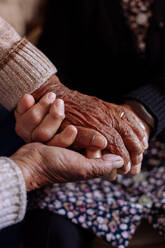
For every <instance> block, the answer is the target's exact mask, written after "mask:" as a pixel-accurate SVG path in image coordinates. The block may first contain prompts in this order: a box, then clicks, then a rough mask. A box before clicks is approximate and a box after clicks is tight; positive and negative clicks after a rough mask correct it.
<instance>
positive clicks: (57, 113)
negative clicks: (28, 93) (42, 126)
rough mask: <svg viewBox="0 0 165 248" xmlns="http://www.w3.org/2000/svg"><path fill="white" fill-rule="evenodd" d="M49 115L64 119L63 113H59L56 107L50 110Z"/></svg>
mask: <svg viewBox="0 0 165 248" xmlns="http://www.w3.org/2000/svg"><path fill="white" fill-rule="evenodd" d="M50 114H51V117H52V118H53V119H58V120H61V121H62V120H64V119H65V114H64V113H60V112H59V111H57V110H56V109H53V110H51V111H50Z"/></svg>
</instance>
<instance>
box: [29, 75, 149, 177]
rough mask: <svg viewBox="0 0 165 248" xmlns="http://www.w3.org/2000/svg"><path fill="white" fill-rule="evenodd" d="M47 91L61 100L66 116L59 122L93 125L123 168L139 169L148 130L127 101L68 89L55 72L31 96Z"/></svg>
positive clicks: (36, 97)
mask: <svg viewBox="0 0 165 248" xmlns="http://www.w3.org/2000/svg"><path fill="white" fill-rule="evenodd" d="M50 91H52V92H55V93H56V95H57V97H60V98H62V99H63V100H64V101H65V117H66V118H65V120H64V122H63V126H66V125H68V124H73V125H75V126H76V127H88V128H93V129H95V130H97V131H98V132H100V133H102V134H103V135H104V136H105V137H106V138H107V141H108V146H107V148H106V151H109V152H111V153H113V154H117V155H120V156H121V157H122V158H123V159H124V166H123V172H124V173H128V172H129V171H130V170H132V169H131V168H133V167H134V168H135V169H133V170H132V171H133V174H136V173H138V172H139V168H140V165H141V162H142V158H143V153H144V151H145V149H147V147H148V130H147V127H146V125H145V123H144V122H143V121H142V120H141V119H140V118H139V117H138V116H137V115H136V113H134V111H133V110H132V109H131V108H130V107H129V106H128V105H116V104H111V103H108V102H104V101H102V100H100V99H98V98H96V97H92V96H87V95H84V94H81V93H79V92H77V91H73V90H70V89H68V88H67V87H65V86H64V85H63V84H61V83H60V81H59V79H58V78H57V77H56V76H55V75H53V76H52V77H51V78H50V79H49V80H48V82H47V83H46V84H45V85H43V86H42V87H41V88H40V89H38V90H37V91H35V92H34V93H33V96H34V97H35V99H39V98H40V97H41V96H43V95H44V94H45V93H46V92H50ZM83 135H84V134H83V133H81V135H80V138H79V136H78V138H76V140H75V143H74V144H75V146H74V147H75V148H77V149H78V148H79V143H80V140H81V138H82V139H83ZM114 174H115V173H114Z"/></svg>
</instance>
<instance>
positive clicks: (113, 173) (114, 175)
mask: <svg viewBox="0 0 165 248" xmlns="http://www.w3.org/2000/svg"><path fill="white" fill-rule="evenodd" d="M116 178H117V169H113V170H112V171H111V173H110V175H108V176H107V177H105V179H106V180H107V181H110V182H112V181H114V180H116Z"/></svg>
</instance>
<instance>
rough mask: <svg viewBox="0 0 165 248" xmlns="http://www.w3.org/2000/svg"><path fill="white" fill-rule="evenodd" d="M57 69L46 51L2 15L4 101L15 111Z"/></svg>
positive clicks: (0, 85)
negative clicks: (17, 105)
mask: <svg viewBox="0 0 165 248" xmlns="http://www.w3.org/2000/svg"><path fill="white" fill-rule="evenodd" d="M55 72H56V68H55V67H54V65H53V64H52V63H51V62H50V61H49V59H48V58H47V57H46V56H45V55H44V54H43V53H41V52H40V51H39V50H38V49H37V48H36V47H34V46H33V45H32V44H31V43H30V42H29V41H27V40H26V39H24V38H21V37H20V36H19V35H18V34H17V33H16V32H15V30H14V29H13V28H12V27H11V26H10V25H9V24H8V23H6V22H5V21H4V20H3V19H2V18H0V104H2V105H3V106H4V107H6V108H7V109H8V110H12V109H13V108H15V106H16V104H17V102H18V100H19V99H20V98H21V97H22V96H23V95H24V94H25V93H30V94H31V93H32V92H34V91H35V90H36V89H38V88H39V87H40V86H41V85H42V84H44V83H45V82H46V81H47V80H48V79H49V78H50V77H51V76H52V75H53V74H54V73H55Z"/></svg>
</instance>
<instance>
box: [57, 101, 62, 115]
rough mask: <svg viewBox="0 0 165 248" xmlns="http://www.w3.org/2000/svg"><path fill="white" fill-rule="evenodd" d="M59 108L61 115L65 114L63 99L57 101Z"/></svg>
mask: <svg viewBox="0 0 165 248" xmlns="http://www.w3.org/2000/svg"><path fill="white" fill-rule="evenodd" d="M57 108H58V111H59V113H60V114H64V101H63V100H62V99H58V100H57Z"/></svg>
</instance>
